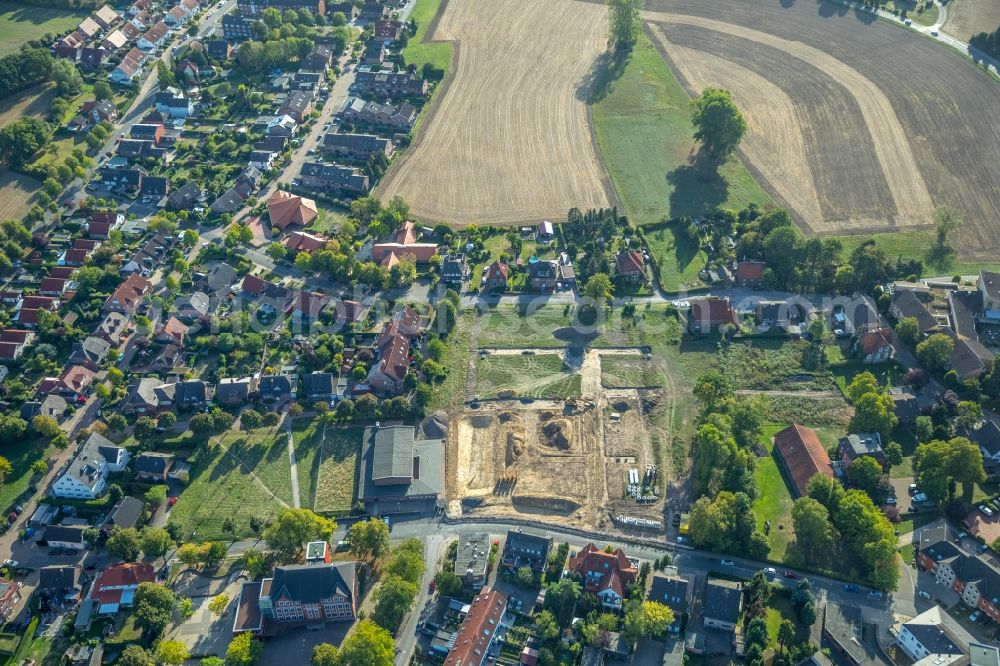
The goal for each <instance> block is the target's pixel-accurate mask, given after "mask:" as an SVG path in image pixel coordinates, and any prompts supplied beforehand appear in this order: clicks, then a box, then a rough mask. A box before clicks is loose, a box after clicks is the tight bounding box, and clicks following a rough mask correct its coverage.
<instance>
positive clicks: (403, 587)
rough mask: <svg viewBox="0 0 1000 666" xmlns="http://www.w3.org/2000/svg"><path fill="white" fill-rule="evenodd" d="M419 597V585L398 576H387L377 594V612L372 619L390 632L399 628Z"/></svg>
mask: <svg viewBox="0 0 1000 666" xmlns="http://www.w3.org/2000/svg"><path fill="white" fill-rule="evenodd" d="M416 597H417V585H416V583H412V582H410V581H408V580H405V579H404V578H402V577H400V576H399V575H397V574H389V575H388V576H386V577H385V578H384V579H383V581H382V584H381V585H380V586H379V588H378V590H376V592H375V612H374V613H373V614H372V619H373V620H375V622H377V623H378V624H379V626H382V627H385V628H386V629H388V630H389V631H395V630H396V629H398V628H399V625H400V623H401V622H402V620H403V615H405V614H406V612H407V611H408V610H410V607H411V606H413V600H414V599H416Z"/></svg>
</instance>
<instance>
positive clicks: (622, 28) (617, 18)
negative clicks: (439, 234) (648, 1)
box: [608, 0, 641, 51]
mask: <svg viewBox="0 0 1000 666" xmlns="http://www.w3.org/2000/svg"><path fill="white" fill-rule="evenodd" d="M640 4H641V3H640V2H639V1H638V0H608V23H609V25H610V30H611V34H610V37H609V40H608V41H609V42H610V43H611V45H612V46H613V47H614V48H616V49H618V50H620V51H624V50H628V49H631V48H632V47H633V46H634V45H635V40H636V39H637V38H638V36H639V30H640V28H639V6H640Z"/></svg>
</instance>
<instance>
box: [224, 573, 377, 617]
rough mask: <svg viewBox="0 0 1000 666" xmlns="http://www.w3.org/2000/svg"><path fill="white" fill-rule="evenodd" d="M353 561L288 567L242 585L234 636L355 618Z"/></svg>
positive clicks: (355, 590)
mask: <svg viewBox="0 0 1000 666" xmlns="http://www.w3.org/2000/svg"><path fill="white" fill-rule="evenodd" d="M356 599H357V582H356V578H355V575H354V562H338V563H336V564H327V563H325V562H324V563H322V564H291V565H286V566H281V567H275V569H274V575H273V576H272V577H271V578H265V579H264V580H261V581H252V582H248V583H244V584H243V589H242V590H241V591H240V600H239V604H238V607H237V611H236V620H235V621H234V623H233V633H243V632H247V631H249V632H253V633H256V634H260V633H269V625H271V626H280V625H293V624H323V623H325V622H345V621H350V620H353V619H354V618H355V613H356V610H357V607H356V605H355V602H356Z"/></svg>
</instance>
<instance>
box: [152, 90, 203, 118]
mask: <svg viewBox="0 0 1000 666" xmlns="http://www.w3.org/2000/svg"><path fill="white" fill-rule="evenodd" d="M155 103H156V110H157V111H159V112H160V113H165V114H167V115H168V116H170V117H171V118H187V117H188V116H190V115H191V114H192V113H194V101H193V100H192V99H190V98H189V97H185V96H184V93H182V92H181V91H180V90H178V89H177V88H167V89H166V90H162V91H160V92H158V93H156V98H155Z"/></svg>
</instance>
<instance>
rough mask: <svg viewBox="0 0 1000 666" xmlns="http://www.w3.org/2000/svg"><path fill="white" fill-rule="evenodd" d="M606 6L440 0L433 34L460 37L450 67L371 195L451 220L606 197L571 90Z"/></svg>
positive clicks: (600, 40)
mask: <svg viewBox="0 0 1000 666" xmlns="http://www.w3.org/2000/svg"><path fill="white" fill-rule="evenodd" d="M605 16H606V12H605V10H604V9H603V8H598V7H596V6H593V5H586V4H583V5H581V4H577V3H575V2H573V1H572V0H550V1H549V2H546V3H535V2H528V0H498V1H497V2H492V3H488V4H483V3H479V2H474V1H473V0H449V2H448V5H447V8H446V9H445V10H444V11H443V13H442V14H441V15H440V18H439V21H438V24H437V27H436V30H435V32H434V34H433V35H432V37H433V38H434V40H446V41H454V42H455V44H456V46H458V47H460V48H459V49H457V50H455V51H453V53H455V54H456V56H455V58H454V59H455V61H456V63H457V66H456V67H455V68H454V71H453V73H452V76H451V77H450V78H449V79H448V80H447V81H446V82H445V84H444V85H446V86H447V89H446V91H444V94H441V92H442V91H439V92H438V93H437V94H436V95H435V97H436V98H437V99H436V102H435V104H436V106H435V108H434V109H433V110H432V112H431V114H430V115H428V119H427V121H425V123H424V125H423V127H422V128H421V132H420V133H419V137H418V141H417V142H415V145H413V146H411V148H410V150H409V151H407V153H408V154H406V155H404V157H403V159H401V160H400V161H399V162H398V163H397V164H396V165H395V166H394V168H393V169H392V170H391V171H390V173H389V174H388V175H387V177H386V178H385V179H384V180H383V182H382V185H381V186H380V188H379V192H378V193H379V196H381V197H383V198H385V197H391V196H394V195H397V194H398V195H401V196H403V197H404V198H405V199H406V200H407V202H408V203H410V207H411V211H412V212H413V214H414V215H415V216H416V217H417V218H418V219H422V220H437V221H445V222H448V223H451V224H455V225H464V224H469V223H492V224H520V223H525V222H528V221H537V220H538V219H542V218H558V217H562V216H564V215H565V213H566V210H568V209H569V208H571V207H573V206H578V207H581V208H588V207H606V206H608V205H609V202H611V201H613V200H614V195H613V193H611V192H609V191H608V185H609V181H608V179H607V178H606V176H605V174H604V173H603V170H602V168H601V164H600V161H599V159H598V156H597V154H596V153H595V151H594V148H593V145H594V141H593V138H592V136H591V133H590V129H589V127H588V123H587V113H588V112H587V107H586V102H585V99H583V97H584V96H585V95H584V93H583V92H581V89H580V87H581V86H582V85H583V83H582V81H583V80H584V79H585V78H586V75H587V71H586V70H587V68H588V67H590V66H591V65H592V64H593V63H594V62H595V61H596V59H597V56H598V54H599V53H601V52H602V51H603V47H604V41H605V40H604V36H605V30H606V27H605V26H606V23H605V22H606V18H605ZM498 33H499V34H498Z"/></svg>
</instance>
